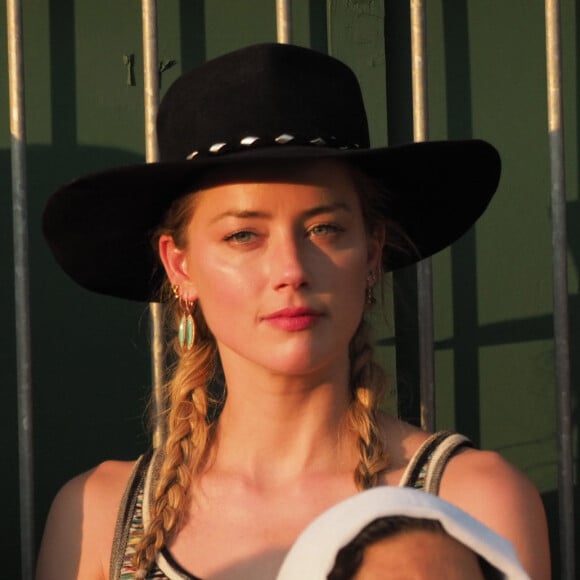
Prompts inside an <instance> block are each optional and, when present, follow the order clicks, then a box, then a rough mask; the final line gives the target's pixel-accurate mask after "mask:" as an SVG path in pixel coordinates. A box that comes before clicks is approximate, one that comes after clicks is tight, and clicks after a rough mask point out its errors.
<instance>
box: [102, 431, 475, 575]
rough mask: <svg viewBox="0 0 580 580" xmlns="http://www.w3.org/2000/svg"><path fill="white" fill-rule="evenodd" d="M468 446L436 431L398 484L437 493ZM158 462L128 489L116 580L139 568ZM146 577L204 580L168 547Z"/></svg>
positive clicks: (145, 463) (116, 549)
mask: <svg viewBox="0 0 580 580" xmlns="http://www.w3.org/2000/svg"><path fill="white" fill-rule="evenodd" d="M466 446H469V447H471V446H472V444H471V442H470V441H469V439H467V437H464V436H463V435H459V434H457V433H451V432H449V431H439V432H437V433H434V434H433V435H432V436H431V437H429V438H428V439H426V440H425V442H424V443H423V444H422V445H421V446H420V447H419V449H417V451H416V452H415V454H414V455H413V457H412V458H411V461H410V462H409V464H408V466H407V468H406V470H405V473H404V474H403V477H402V478H401V481H400V482H399V486H400V487H413V488H415V489H420V490H423V491H425V492H427V493H433V494H435V495H437V494H438V492H439V482H440V480H441V475H442V473H443V470H444V469H445V465H446V464H447V462H448V461H449V459H450V458H451V457H452V456H453V455H454V454H455V452H456V451H458V450H459V449H460V448H462V447H466ZM156 459H157V461H156ZM158 464H159V459H158V458H156V457H154V458H153V460H152V454H151V452H150V453H148V454H146V455H144V456H142V457H141V458H140V459H139V461H138V462H137V464H136V466H135V469H134V471H133V475H132V477H131V479H130V481H129V484H128V486H127V489H126V490H125V495H124V496H123V500H122V502H121V509H120V511H119V518H118V520H117V528H116V530H115V539H114V543H113V553H112V555H111V576H110V577H111V578H112V579H114V580H134V579H135V578H136V572H137V571H136V569H135V567H134V566H133V556H134V555H135V550H136V548H137V545H138V544H139V541H140V540H141V538H142V537H143V534H144V530H145V526H146V524H147V519H148V518H147V506H146V505H145V498H146V497H149V487H150V485H151V481H152V480H154V479H155V477H156V473H157V471H158ZM146 579H147V580H201V578H199V577H198V576H194V575H192V574H191V573H190V572H188V571H187V570H185V569H184V568H183V567H182V566H180V565H179V563H178V562H176V561H175V560H174V558H173V557H172V556H171V553H170V552H169V550H167V549H166V548H163V549H162V550H161V551H160V553H159V554H158V556H157V559H156V561H155V563H154V565H153V566H152V567H151V569H150V570H149V572H148V574H147V576H146Z"/></svg>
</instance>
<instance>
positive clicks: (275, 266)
mask: <svg viewBox="0 0 580 580" xmlns="http://www.w3.org/2000/svg"><path fill="white" fill-rule="evenodd" d="M270 249H271V252H270V264H271V266H270V267H271V279H272V285H273V287H274V289H276V290H280V289H283V288H286V287H290V288H293V289H298V288H301V287H303V286H307V285H308V273H307V265H306V261H307V256H306V253H307V251H306V250H307V248H306V244H304V242H303V240H301V239H299V236H297V235H292V234H285V235H281V236H280V237H279V239H278V240H277V242H276V243H274V244H272V246H271V248H270Z"/></svg>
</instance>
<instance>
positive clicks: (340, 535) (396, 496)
mask: <svg viewBox="0 0 580 580" xmlns="http://www.w3.org/2000/svg"><path fill="white" fill-rule="evenodd" d="M294 578H305V579H308V580H353V579H354V580H374V579H378V578H381V579H382V578H393V580H399V579H400V580H402V579H405V580H419V579H423V578H425V579H426V578H429V579H430V578H449V579H450V580H477V579H478V578H480V579H484V580H502V579H505V580H529V577H528V575H527V574H526V572H525V571H524V569H523V568H522V566H521V564H520V563H519V561H518V559H517V557H516V554H515V551H514V549H513V547H512V545H511V544H510V543H509V542H508V541H507V540H505V539H504V538H502V537H500V536H499V535H497V534H496V533H495V532H493V531H492V530H490V529H489V528H487V527H486V526H484V525H483V524H482V523H480V522H479V521H478V520H476V519H474V518H473V517H471V516H470V515H468V514H467V513H465V512H463V511H462V510H460V509H459V508H458V507H456V506H454V505H452V504H450V503H448V502H446V501H444V500H442V499H440V498H438V497H436V496H433V495H431V494H428V493H426V492H423V491H419V490H416V489H411V488H400V487H385V486H382V487H376V488H374V489H370V490H366V491H363V492H361V493H359V494H357V495H355V496H353V497H350V498H348V499H346V500H344V501H342V502H340V503H338V504H336V505H334V506H333V507H331V508H330V509H328V510H327V511H325V512H323V513H322V514H321V515H320V516H318V518H316V519H315V520H314V521H313V522H312V523H311V524H310V525H309V526H308V527H307V528H306V529H305V530H304V531H303V532H302V533H301V534H300V536H299V537H298V539H297V540H296V542H295V543H294V545H293V546H292V548H291V549H290V551H289V552H288V554H287V556H286V558H285V560H284V562H283V564H282V567H281V569H280V572H279V574H278V576H277V580H293V579H294Z"/></svg>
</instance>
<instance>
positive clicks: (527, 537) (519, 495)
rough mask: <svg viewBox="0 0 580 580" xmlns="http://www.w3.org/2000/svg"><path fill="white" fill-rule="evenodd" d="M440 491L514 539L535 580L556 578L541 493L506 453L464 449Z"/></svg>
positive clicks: (453, 463)
mask: <svg viewBox="0 0 580 580" xmlns="http://www.w3.org/2000/svg"><path fill="white" fill-rule="evenodd" d="M440 495H441V497H442V498H443V499H446V500H448V501H449V502H451V503H453V504H455V505H457V506H459V507H460V508H462V509H463V510H465V511H466V512H468V513H470V514H471V515H473V516H474V517H476V518H477V519H479V520H481V521H482V522H483V523H485V524H486V525H488V526H489V527H490V528H492V529H493V530H495V531H496V532H498V533H499V534H500V535H502V536H504V537H505V538H507V539H508V540H510V541H511V542H512V544H513V545H514V548H515V549H516V552H517V553H518V555H519V557H520V560H521V561H522V563H523V564H524V567H525V568H526V569H527V570H528V573H529V574H530V576H531V578H532V579H535V578H541V579H546V578H550V555H549V544H548V532H547V525H546V517H545V512H544V507H543V504H542V501H541V498H540V495H539V493H538V490H537V489H536V488H535V486H534V485H533V484H532V483H531V481H530V480H529V479H528V478H527V477H526V476H525V475H524V474H523V473H522V472H520V471H519V470H518V469H516V468H515V467H514V466H513V465H511V464H510V463H509V462H508V461H506V460H505V459H504V458H503V457H502V456H501V455H499V454H498V453H495V452H492V451H476V450H466V451H464V452H462V453H459V454H458V455H457V456H456V457H454V458H453V459H452V460H451V461H450V462H449V464H448V466H447V468H446V469H445V472H444V475H443V479H442V481H441V489H440Z"/></svg>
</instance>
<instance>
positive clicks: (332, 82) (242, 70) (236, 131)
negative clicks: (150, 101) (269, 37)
mask: <svg viewBox="0 0 580 580" xmlns="http://www.w3.org/2000/svg"><path fill="white" fill-rule="evenodd" d="M157 135H158V142H159V151H160V158H161V161H183V160H185V159H192V158H195V157H198V156H202V157H203V156H207V155H215V154H224V153H229V152H238V151H241V150H244V149H248V148H254V149H255V148H258V147H274V146H283V145H290V144H291V145H312V146H321V145H322V146H330V147H335V148H346V149H354V148H368V147H369V133H368V123H367V118H366V113H365V109H364V104H363V99H362V94H361V90H360V87H359V84H358V81H357V79H356V77H355V75H354V73H353V72H352V71H351V70H350V69H349V68H348V67H347V66H346V65H345V64H343V63H342V62H340V61H338V60H337V59H335V58H333V57H331V56H328V55H325V54H322V53H319V52H316V51H312V50H310V49H305V48H302V47H298V46H294V45H285V44H259V45H253V46H250V47H246V48H243V49H240V50H237V51H235V52H232V53H229V54H226V55H223V56H221V57H218V58H215V59H213V60H210V61H208V62H206V63H205V64H203V65H201V66H199V67H197V68H195V69H193V70H191V71H190V72H188V73H186V74H184V75H183V76H181V77H180V78H179V79H177V81H175V83H174V84H173V85H172V86H171V87H170V88H169V90H168V91H167V94H166V95H165V97H164V99H163V101H162V103H161V105H160V107H159V114H158V118H157Z"/></svg>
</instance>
